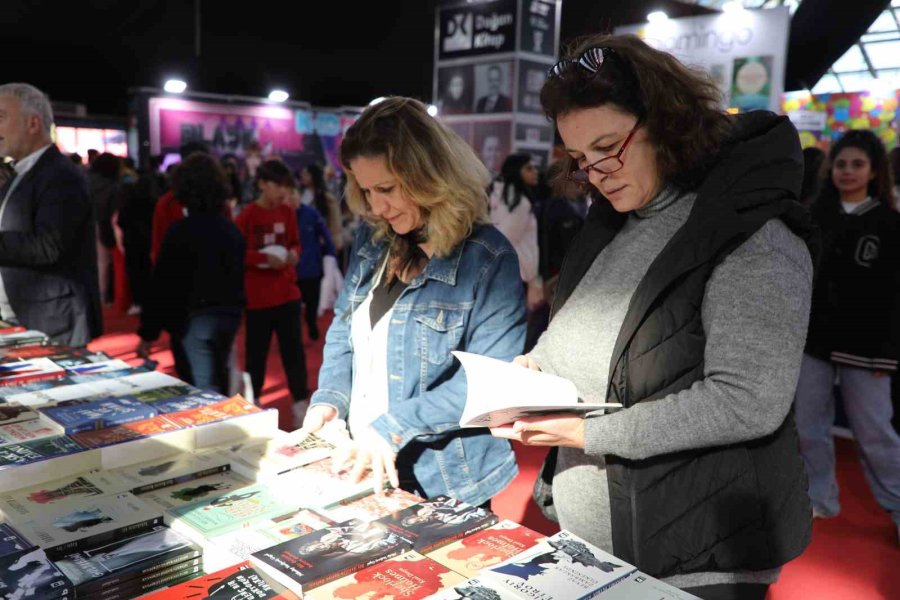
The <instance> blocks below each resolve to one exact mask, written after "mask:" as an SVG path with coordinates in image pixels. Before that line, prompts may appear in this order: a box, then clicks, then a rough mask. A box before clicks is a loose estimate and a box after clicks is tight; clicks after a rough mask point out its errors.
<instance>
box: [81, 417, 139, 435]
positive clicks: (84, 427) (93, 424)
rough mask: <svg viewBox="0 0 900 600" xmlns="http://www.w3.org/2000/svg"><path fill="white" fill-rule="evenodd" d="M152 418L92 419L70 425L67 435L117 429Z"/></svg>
mask: <svg viewBox="0 0 900 600" xmlns="http://www.w3.org/2000/svg"><path fill="white" fill-rule="evenodd" d="M152 418H153V417H152V416H150V417H148V416H147V415H141V414H131V415H112V416H108V417H101V418H99V419H91V420H87V421H81V422H79V423H76V424H74V425H68V426H67V427H66V434H68V435H72V434H74V433H81V432H83V431H98V430H100V429H108V428H110V427H116V426H118V425H127V424H128V423H134V422H135V421H144V420H146V419H152Z"/></svg>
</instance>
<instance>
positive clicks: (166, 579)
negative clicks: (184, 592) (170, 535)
mask: <svg viewBox="0 0 900 600" xmlns="http://www.w3.org/2000/svg"><path fill="white" fill-rule="evenodd" d="M201 562H202V561H201V559H195V560H190V561H184V562H182V563H179V564H177V565H172V566H170V567H168V568H166V569H164V570H162V571H159V572H157V573H151V574H150V575H146V576H144V577H139V578H136V579H132V580H130V581H125V582H122V583H121V584H119V585H118V586H115V587H111V588H105V589H104V590H103V591H102V592H100V593H96V592H92V593H90V596H88V597H90V598H91V600H134V598H140V597H142V596H143V595H144V594H147V593H150V592H155V591H156V590H159V589H162V588H164V587H168V586H170V585H177V584H179V583H181V582H183V581H188V580H189V579H192V578H194V577H196V576H198V575H199V574H200V573H201V572H202V570H203V569H202V565H201V564H200V563H201ZM75 594H76V597H78V598H83V597H85V596H87V594H82V592H81V591H80V590H77V589H76V590H75Z"/></svg>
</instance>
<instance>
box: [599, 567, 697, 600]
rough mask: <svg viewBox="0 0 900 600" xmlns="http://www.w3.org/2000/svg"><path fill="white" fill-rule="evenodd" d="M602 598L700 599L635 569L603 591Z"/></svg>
mask: <svg viewBox="0 0 900 600" xmlns="http://www.w3.org/2000/svg"><path fill="white" fill-rule="evenodd" d="M600 599H601V600H700V598H698V597H697V596H695V595H693V594H688V593H687V592H685V591H683V590H679V589H678V588H677V587H674V586H671V585H669V584H668V583H663V582H662V581H660V580H659V579H654V578H653V577H650V576H649V575H647V574H646V573H642V572H640V571H635V572H634V573H632V574H631V575H629V576H628V577H626V578H625V579H623V580H622V581H620V582H618V583H616V584H615V585H613V586H612V587H611V588H609V589H608V590H606V591H605V592H603V594H602V595H601V596H600Z"/></svg>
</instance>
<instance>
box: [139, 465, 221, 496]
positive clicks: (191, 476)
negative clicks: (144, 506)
mask: <svg viewBox="0 0 900 600" xmlns="http://www.w3.org/2000/svg"><path fill="white" fill-rule="evenodd" d="M230 470H231V465H230V464H225V465H218V466H215V467H210V468H209V469H201V470H200V471H194V472H193V473H187V474H185V475H179V476H178V477H171V478H169V479H166V480H163V481H157V482H155V483H148V484H145V485H139V486H137V487H135V488H132V489H130V490H129V491H130V492H131V493H132V494H134V495H135V496H138V495H140V494H146V493H147V492H153V491H156V490H159V489H162V488H165V487H170V486H173V485H178V484H179V483H184V482H186V481H194V480H195V479H200V478H201V477H207V476H209V475H217V474H219V473H224V472H226V471H230Z"/></svg>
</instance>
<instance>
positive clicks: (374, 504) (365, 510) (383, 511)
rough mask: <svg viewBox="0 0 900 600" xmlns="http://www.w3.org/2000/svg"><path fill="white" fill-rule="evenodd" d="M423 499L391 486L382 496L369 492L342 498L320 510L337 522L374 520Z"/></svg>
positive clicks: (423, 499)
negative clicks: (359, 496) (356, 496)
mask: <svg viewBox="0 0 900 600" xmlns="http://www.w3.org/2000/svg"><path fill="white" fill-rule="evenodd" d="M424 501H425V498H420V497H419V496H416V495H415V494H410V493H409V492H407V491H404V490H401V489H400V488H391V489H389V490H385V491H384V495H382V496H378V495H376V494H369V495H368V496H363V497H361V498H351V499H349V500H342V501H341V502H338V503H337V504H334V505H332V506H329V507H327V508H323V509H321V512H322V514H324V515H327V516H328V517H329V518H331V519H332V520H334V521H338V522H339V521H349V520H350V519H359V520H360V521H374V520H375V519H380V518H382V517H386V516H388V515H390V514H391V513H394V512H397V511H400V510H403V509H404V508H409V507H410V506H413V505H415V504H419V503H420V502H424Z"/></svg>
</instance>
